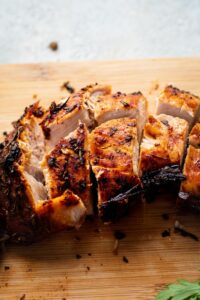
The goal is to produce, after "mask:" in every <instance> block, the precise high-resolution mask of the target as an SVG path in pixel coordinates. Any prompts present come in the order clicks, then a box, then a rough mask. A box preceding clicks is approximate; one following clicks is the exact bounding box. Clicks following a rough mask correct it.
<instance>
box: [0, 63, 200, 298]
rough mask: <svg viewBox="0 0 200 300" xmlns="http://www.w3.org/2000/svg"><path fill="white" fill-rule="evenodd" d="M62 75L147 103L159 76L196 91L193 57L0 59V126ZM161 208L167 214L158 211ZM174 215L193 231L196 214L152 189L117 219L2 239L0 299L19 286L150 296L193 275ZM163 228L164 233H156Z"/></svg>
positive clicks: (192, 244)
mask: <svg viewBox="0 0 200 300" xmlns="http://www.w3.org/2000/svg"><path fill="white" fill-rule="evenodd" d="M67 80H69V81H70V82H71V84H72V85H73V86H74V87H76V88H77V89H78V88H80V87H82V86H84V85H86V84H90V83H94V82H99V83H110V84H112V85H113V88H114V90H115V91H117V90H121V91H126V92H133V91H137V90H141V91H142V92H144V94H145V95H146V96H147V97H148V99H149V103H150V110H151V111H152V110H153V109H154V107H155V99H156V96H157V93H158V92H159V90H160V89H161V88H162V87H163V86H164V85H166V84H169V83H172V84H174V85H176V86H178V87H180V88H183V89H186V90H191V91H192V92H193V93H197V94H200V58H188V59H151V60H137V61H119V62H79V63H78V62H73V63H72V62H70V63H56V64H37V65H1V66H0V133H2V132H3V131H5V130H9V129H10V128H11V125H10V123H11V121H13V120H15V119H17V118H18V117H19V116H20V114H21V113H22V111H23V109H24V106H26V105H28V104H30V103H32V102H33V101H35V99H33V95H37V99H40V100H42V102H43V103H45V104H48V103H50V101H52V100H58V99H60V98H62V97H64V96H66V95H68V93H67V91H65V90H61V88H60V86H61V85H62V83H63V82H64V81H67ZM155 85H157V87H158V86H159V87H158V90H156V91H155V89H154V87H155ZM164 212H167V213H169V216H170V218H169V220H163V219H162V217H161V215H162V213H164ZM175 220H179V221H180V222H181V223H182V224H184V226H185V227H186V228H187V229H188V230H190V231H192V232H193V233H195V234H197V235H199V236H200V217H199V216H198V215H193V214H191V213H189V212H188V213H186V212H180V211H177V210H176V208H175V199H174V198H173V197H167V196H165V197H164V196H160V197H159V198H158V199H157V201H156V202H155V203H151V204H140V205H138V207H136V208H135V209H134V210H133V211H132V212H131V213H130V215H129V216H128V217H127V218H126V219H122V220H121V221H120V222H119V223H117V224H113V225H110V226H105V225H103V224H101V222H99V221H98V220H96V221H87V222H86V223H85V224H84V226H83V227H82V228H81V229H80V230H79V231H78V232H77V231H69V232H63V233H60V234H58V235H56V236H53V237H51V238H49V239H47V240H45V241H43V242H41V243H37V244H34V245H31V246H29V247H22V246H7V247H6V251H4V252H2V253H1V258H0V299H1V300H4V299H5V300H7V299H20V297H22V296H23V294H25V295H26V297H25V299H26V300H27V299H28V300H33V299H52V300H54V299H55V300H57V299H59V300H62V299H69V300H71V299H73V300H74V299H76V300H79V299H81V300H86V299H87V300H88V299H94V300H100V299H108V300H112V299H115V300H121V299H123V300H126V299H144V300H150V299H154V297H155V294H156V293H157V291H158V290H159V289H160V288H162V287H163V286H164V285H165V284H167V283H169V282H174V281H175V280H176V279H178V278H186V279H189V280H195V279H197V278H199V272H198V270H199V269H200V242H196V241H193V240H191V239H189V238H183V237H181V236H179V235H177V234H175V233H174V232H173V225H174V222H175ZM97 228H98V229H99V230H97ZM167 228H171V237H166V238H162V237H161V233H162V231H163V230H164V229H167ZM116 229H120V230H122V231H124V232H125V233H126V235H127V236H126V238H125V239H123V240H122V241H120V244H119V253H118V255H114V254H113V252H112V251H113V246H114V240H115V238H114V236H113V232H114V230H116ZM79 238H80V240H79ZM88 253H89V254H90V253H91V256H90V255H88ZM76 254H80V255H81V258H80V259H77V258H76ZM123 256H126V257H127V258H128V260H129V263H125V262H123V259H122V258H123ZM5 266H9V267H10V269H8V270H5ZM87 267H89V268H90V270H88V268H87Z"/></svg>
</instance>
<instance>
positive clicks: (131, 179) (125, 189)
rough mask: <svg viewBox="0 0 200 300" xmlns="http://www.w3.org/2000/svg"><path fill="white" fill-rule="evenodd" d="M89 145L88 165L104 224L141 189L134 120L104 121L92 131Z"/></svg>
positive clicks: (114, 217)
mask: <svg viewBox="0 0 200 300" xmlns="http://www.w3.org/2000/svg"><path fill="white" fill-rule="evenodd" d="M89 143H90V162H91V165H92V170H93V172H94V174H95V177H96V180H97V184H98V209H99V213H100V216H101V217H102V218H103V220H104V221H110V220H113V219H116V218H118V217H119V216H121V215H123V214H124V213H125V212H126V211H127V209H128V206H129V203H130V202H131V203H134V202H136V200H137V198H138V197H137V196H136V195H138V194H139V193H140V190H141V188H140V179H139V177H138V152H139V146H138V138H137V128H136V120H135V119H130V118H122V119H115V120H110V121H107V122H105V123H103V124H101V125H100V126H98V127H96V128H95V129H94V130H93V131H92V133H91V134H90V137H89ZM134 196H135V197H134ZM130 197H132V201H130Z"/></svg>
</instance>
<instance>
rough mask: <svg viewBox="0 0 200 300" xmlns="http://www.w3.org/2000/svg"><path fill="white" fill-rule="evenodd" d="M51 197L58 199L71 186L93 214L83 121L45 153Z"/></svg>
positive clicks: (44, 166)
mask: <svg viewBox="0 0 200 300" xmlns="http://www.w3.org/2000/svg"><path fill="white" fill-rule="evenodd" d="M41 166H42V168H43V171H44V174H45V182H46V186H47V190H48V196H49V198H50V199H51V198H55V197H58V196H60V195H62V193H63V192H64V191H65V190H67V189H69V190H71V191H72V192H74V193H75V194H76V195H78V196H79V197H80V198H81V199H82V201H83V203H84V204H85V206H86V208H87V213H88V214H92V212H93V203H92V194H91V180H90V165H89V152H88V130H87V128H86V126H85V125H84V124H83V123H79V125H78V128H77V129H76V130H75V131H73V132H72V133H70V134H69V135H68V136H67V137H65V138H63V139H61V140H60V141H59V143H58V144H57V145H56V146H55V147H54V148H53V149H52V150H51V151H50V152H49V153H48V154H47V155H46V156H45V158H44V160H43V162H42V164H41Z"/></svg>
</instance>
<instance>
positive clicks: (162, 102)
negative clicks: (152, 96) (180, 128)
mask: <svg viewBox="0 0 200 300" xmlns="http://www.w3.org/2000/svg"><path fill="white" fill-rule="evenodd" d="M199 113H200V98H199V97H197V96H195V95H193V94H191V93H189V92H186V91H181V90H179V89H178V88H175V87H173V86H172V85H169V86H167V87H166V88H165V89H164V91H163V92H162V93H161V94H160V96H159V98H158V106H157V114H167V115H171V116H174V117H179V118H182V119H185V120H186V121H188V123H189V126H190V128H191V126H192V125H193V124H194V123H195V122H196V121H197V120H198V118H199Z"/></svg>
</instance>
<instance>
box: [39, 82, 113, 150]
mask: <svg viewBox="0 0 200 300" xmlns="http://www.w3.org/2000/svg"><path fill="white" fill-rule="evenodd" d="M107 93H110V87H109V86H100V85H90V86H87V87H85V88H83V89H82V90H80V91H79V92H77V93H75V94H72V95H71V96H70V97H69V98H66V99H64V100H63V101H61V103H59V104H56V103H55V102H53V103H52V104H51V106H50V108H49V112H48V113H47V115H46V117H45V118H44V120H43V121H42V123H41V125H42V128H43V131H44V133H45V137H46V139H47V142H46V144H47V149H49V150H51V149H52V148H53V147H55V145H56V144H57V143H58V142H59V141H60V139H61V138H64V137H65V136H67V135H68V134H69V133H70V132H72V131H74V130H75V129H76V128H77V126H78V122H79V120H80V121H82V122H83V123H85V124H86V125H87V126H88V127H90V126H92V122H93V120H92V119H91V118H90V113H89V108H88V105H87V100H88V99H89V98H90V97H91V98H93V99H95V98H96V97H97V96H99V95H101V94H107Z"/></svg>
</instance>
